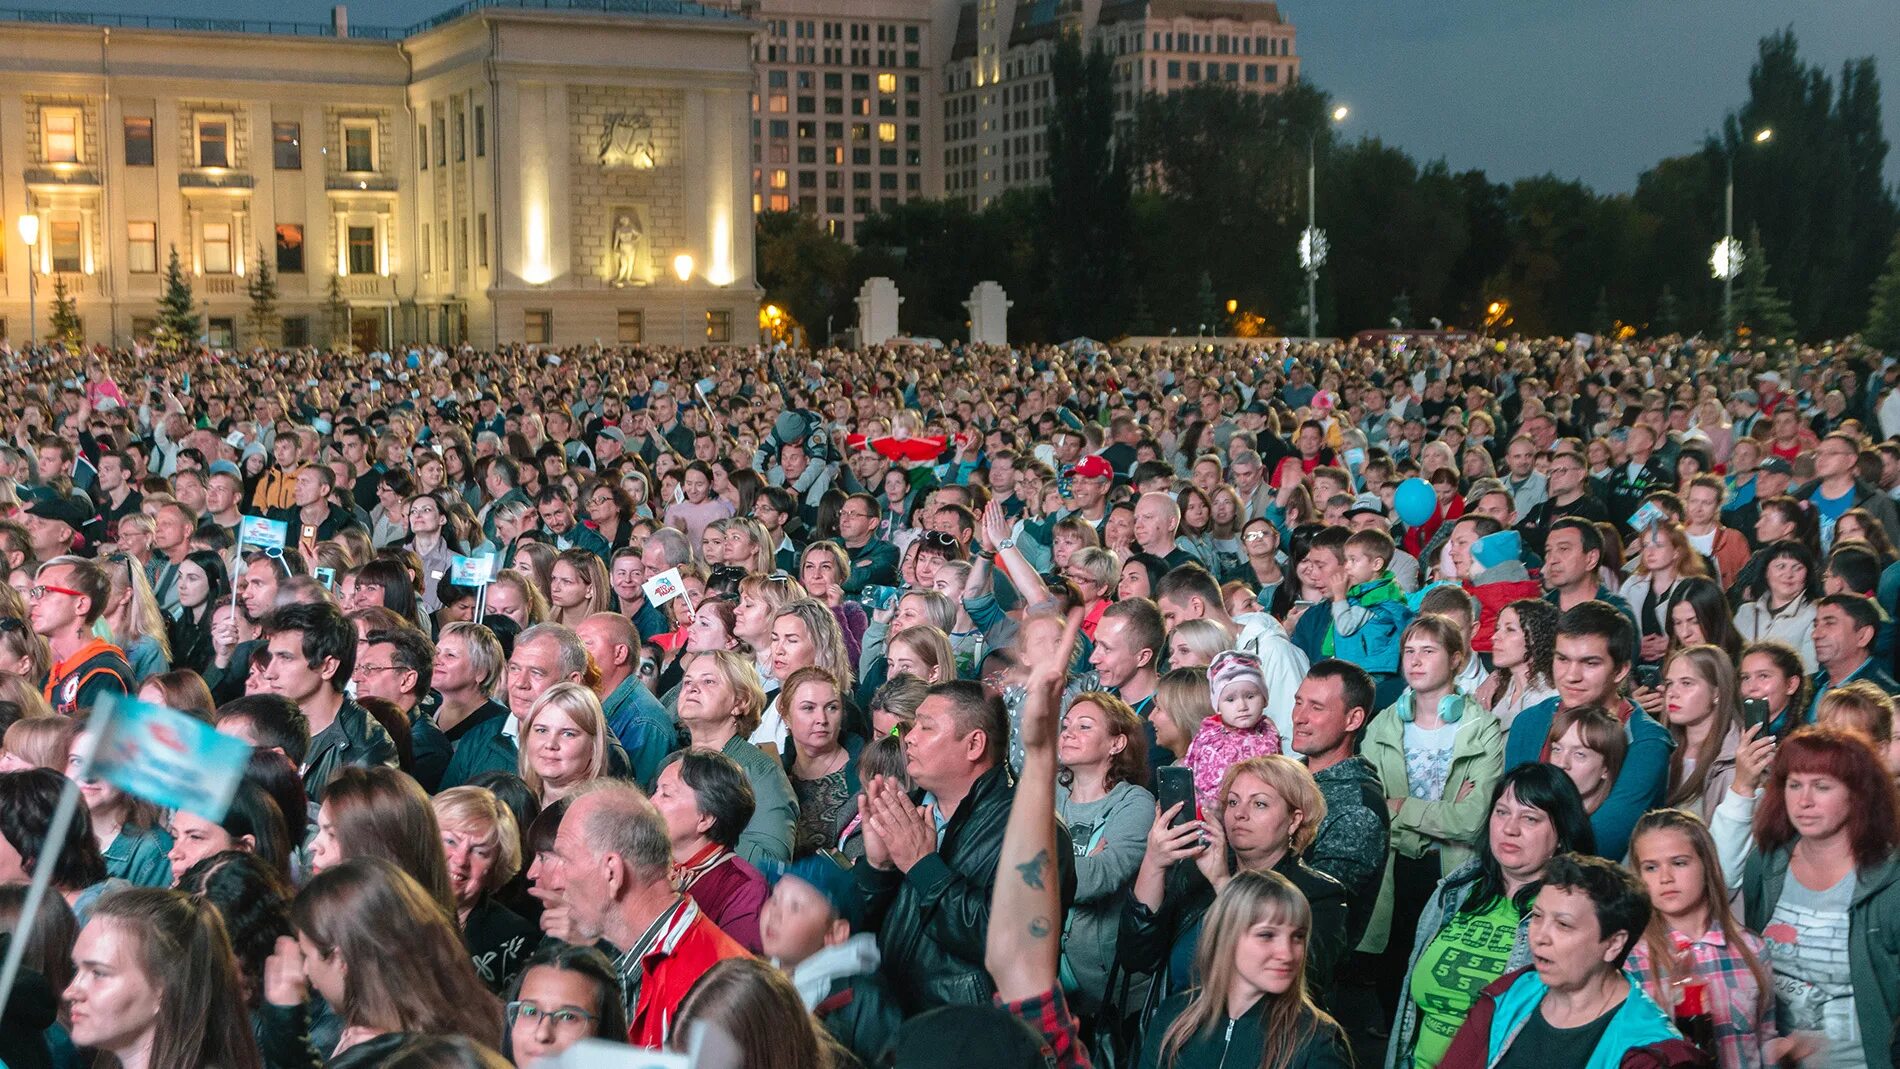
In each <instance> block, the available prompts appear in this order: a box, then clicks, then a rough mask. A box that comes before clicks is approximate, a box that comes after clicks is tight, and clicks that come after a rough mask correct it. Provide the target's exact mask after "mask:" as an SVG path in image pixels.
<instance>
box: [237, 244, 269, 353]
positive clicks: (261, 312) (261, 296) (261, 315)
mask: <svg viewBox="0 0 1900 1069" xmlns="http://www.w3.org/2000/svg"><path fill="white" fill-rule="evenodd" d="M244 292H245V293H246V294H247V295H249V296H250V298H251V310H250V311H249V312H248V313H246V314H245V319H246V320H248V321H249V322H250V324H251V344H253V345H256V346H258V347H260V348H262V347H265V346H268V345H270V344H271V342H272V340H273V339H272V338H271V336H270V335H271V328H272V327H274V326H276V325H277V275H276V274H275V273H273V272H272V270H271V264H270V261H269V260H267V259H265V258H264V246H262V245H259V246H258V247H257V270H255V271H252V272H251V277H250V278H249V279H248V280H247V281H246V282H245V283H244Z"/></svg>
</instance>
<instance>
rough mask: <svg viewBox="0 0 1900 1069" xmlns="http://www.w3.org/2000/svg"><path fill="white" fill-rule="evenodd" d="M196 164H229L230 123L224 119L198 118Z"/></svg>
mask: <svg viewBox="0 0 1900 1069" xmlns="http://www.w3.org/2000/svg"><path fill="white" fill-rule="evenodd" d="M198 166H200V167H229V166H231V124H230V122H228V121H226V120H224V119H200V120H198Z"/></svg>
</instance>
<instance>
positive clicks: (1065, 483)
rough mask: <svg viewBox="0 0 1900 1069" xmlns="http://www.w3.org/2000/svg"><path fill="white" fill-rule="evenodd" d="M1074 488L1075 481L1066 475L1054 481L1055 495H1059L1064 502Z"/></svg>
mask: <svg viewBox="0 0 1900 1069" xmlns="http://www.w3.org/2000/svg"><path fill="white" fill-rule="evenodd" d="M1074 486H1075V480H1074V479H1071V478H1070V477H1068V476H1067V475H1063V476H1060V477H1058V478H1057V479H1056V493H1058V494H1061V495H1062V498H1063V500H1065V501H1066V500H1068V498H1069V491H1070V490H1071V489H1073V488H1074Z"/></svg>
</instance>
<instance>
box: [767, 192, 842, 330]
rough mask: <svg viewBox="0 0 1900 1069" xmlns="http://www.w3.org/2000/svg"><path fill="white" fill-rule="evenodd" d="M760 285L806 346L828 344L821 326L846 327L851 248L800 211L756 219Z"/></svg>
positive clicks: (768, 214) (773, 213) (770, 213)
mask: <svg viewBox="0 0 1900 1069" xmlns="http://www.w3.org/2000/svg"><path fill="white" fill-rule="evenodd" d="M757 226H758V249H759V252H758V257H759V285H760V287H761V288H763V289H764V290H765V299H766V300H768V301H770V302H772V303H774V304H777V305H778V306H779V307H780V308H783V309H785V311H786V312H788V313H789V314H790V315H791V317H792V320H793V322H794V323H795V324H796V325H797V326H798V327H802V328H803V329H804V330H805V332H806V335H805V336H806V337H807V338H808V339H809V340H810V343H816V344H821V345H822V344H827V343H829V342H830V340H831V339H829V338H827V337H825V336H824V335H823V331H824V330H825V326H826V322H827V321H828V320H833V319H837V320H839V321H842V322H851V321H852V317H851V315H850V299H851V297H852V296H853V295H854V294H853V291H852V289H851V279H850V275H851V253H852V250H851V247H850V246H849V245H846V244H845V243H844V242H842V241H839V240H838V239H837V238H835V237H833V236H832V235H830V234H827V233H825V231H824V230H823V229H821V228H820V227H819V226H818V221H817V220H815V219H813V218H812V217H811V216H809V215H806V214H805V213H803V212H763V213H761V214H760V215H759V217H758V223H757Z"/></svg>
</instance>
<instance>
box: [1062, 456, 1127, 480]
mask: <svg viewBox="0 0 1900 1069" xmlns="http://www.w3.org/2000/svg"><path fill="white" fill-rule="evenodd" d="M1062 474H1064V475H1068V476H1072V477H1074V478H1077V479H1113V478H1114V477H1115V469H1114V468H1113V467H1112V466H1110V464H1109V463H1108V461H1106V460H1103V459H1102V458H1101V457H1099V456H1092V457H1083V458H1082V459H1081V460H1078V461H1076V462H1075V463H1074V464H1072V465H1070V467H1069V470H1067V471H1065V472H1063V473H1062Z"/></svg>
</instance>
